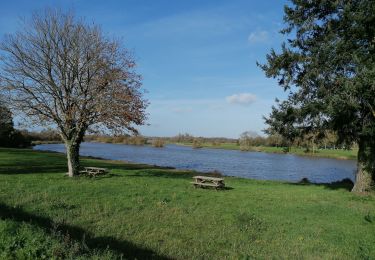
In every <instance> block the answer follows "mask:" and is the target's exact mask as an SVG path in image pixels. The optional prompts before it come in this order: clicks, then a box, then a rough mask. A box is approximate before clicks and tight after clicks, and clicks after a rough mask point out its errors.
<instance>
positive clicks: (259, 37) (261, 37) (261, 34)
mask: <svg viewBox="0 0 375 260" xmlns="http://www.w3.org/2000/svg"><path fill="white" fill-rule="evenodd" d="M247 40H248V41H249V42H250V43H265V42H268V40H269V34H268V32H267V31H256V32H252V33H250V35H249V37H248V38H247Z"/></svg>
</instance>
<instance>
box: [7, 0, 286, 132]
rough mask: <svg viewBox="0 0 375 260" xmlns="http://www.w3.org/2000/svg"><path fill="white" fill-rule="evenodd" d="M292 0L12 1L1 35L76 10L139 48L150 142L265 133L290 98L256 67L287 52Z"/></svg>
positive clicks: (145, 128) (142, 128) (134, 50)
mask: <svg viewBox="0 0 375 260" xmlns="http://www.w3.org/2000/svg"><path fill="white" fill-rule="evenodd" d="M285 4H287V2H286V1H280V0H279V1H277V0H267V1H249V0H232V1H229V0H227V1H221V0H205V1H197V0H185V1H182V0H179V1H177V0H176V1H170V0H153V1H152V0H149V1H146V0H143V1H142V0H127V1H109V0H107V1H83V0H81V1H80V0H74V1H73V0H71V1H69V0H66V1H42V0H40V1H15V0H14V1H4V2H2V3H1V9H0V35H1V37H2V36H3V35H4V34H6V33H12V32H14V31H15V30H16V29H17V28H18V24H19V18H20V17H29V16H30V14H31V12H32V11H35V10H39V9H43V8H45V7H58V8H61V9H63V10H73V11H74V12H75V14H76V15H77V16H80V17H84V18H85V19H86V20H87V21H90V22H91V21H93V22H95V23H96V24H99V25H101V26H102V28H103V31H104V32H105V33H107V34H108V35H109V36H113V37H116V38H120V39H122V40H123V42H124V44H125V46H127V48H128V49H131V50H132V51H133V52H134V54H135V57H136V60H137V62H138V72H139V73H140V74H141V75H142V76H143V87H144V89H146V90H147V93H146V95H145V96H146V98H147V99H148V100H149V102H150V106H149V108H148V109H147V112H148V114H149V119H148V122H147V123H148V125H145V126H142V127H140V130H141V133H142V134H144V135H148V136H174V135H177V134H178V133H190V134H193V135H196V136H224V137H234V138H237V137H238V136H239V135H240V134H241V133H242V132H244V131H248V130H251V131H255V132H258V133H261V130H262V129H264V128H265V125H264V121H263V119H262V116H264V115H267V114H268V113H269V112H270V110H271V106H272V104H274V99H275V97H279V98H281V99H282V98H283V97H285V94H284V93H283V91H282V89H281V88H280V87H278V86H277V83H276V81H275V80H273V79H267V78H266V77H265V76H264V73H263V72H262V71H261V70H260V68H258V67H257V66H256V61H259V62H261V63H262V62H264V61H265V56H266V54H267V53H268V52H269V50H270V49H271V48H275V49H279V47H280V45H281V42H282V41H283V40H284V38H283V36H282V35H280V34H279V31H280V29H281V28H282V27H283V20H282V17H283V6H284V5H285Z"/></svg>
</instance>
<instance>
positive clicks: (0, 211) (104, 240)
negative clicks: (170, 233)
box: [0, 203, 171, 259]
mask: <svg viewBox="0 0 375 260" xmlns="http://www.w3.org/2000/svg"><path fill="white" fill-rule="evenodd" d="M0 218H1V219H12V220H15V221H18V222H27V223H30V224H32V225H35V226H38V227H40V228H43V230H45V232H47V233H52V232H55V231H56V229H57V231H60V232H61V233H62V234H69V237H70V238H72V239H73V240H75V241H76V242H79V243H81V242H82V240H83V238H84V239H85V243H86V245H87V247H88V249H89V250H107V249H109V250H111V251H114V252H116V253H118V254H120V255H122V256H123V257H125V258H127V259H128V258H129V259H171V258H168V257H164V256H160V255H158V254H156V253H155V252H154V251H152V250H150V249H146V248H141V247H139V246H137V245H135V244H133V243H132V242H129V241H120V240H117V239H115V238H113V237H109V236H102V237H95V236H94V235H93V234H90V232H87V231H86V230H84V229H82V228H80V227H76V226H71V225H67V224H59V225H56V223H55V222H54V221H53V220H51V219H49V218H47V217H44V216H38V215H35V214H33V213H29V212H26V211H24V210H23V209H21V208H14V207H10V206H7V205H5V204H3V203H0ZM56 227H57V228H56Z"/></svg>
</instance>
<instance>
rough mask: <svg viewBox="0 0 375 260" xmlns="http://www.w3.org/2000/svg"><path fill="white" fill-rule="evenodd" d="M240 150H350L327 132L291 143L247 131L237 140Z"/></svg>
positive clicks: (295, 139)
mask: <svg viewBox="0 0 375 260" xmlns="http://www.w3.org/2000/svg"><path fill="white" fill-rule="evenodd" d="M238 143H239V145H240V149H241V150H253V148H254V147H258V146H269V147H284V148H286V149H285V150H286V151H289V150H290V148H291V147H298V148H304V149H305V150H306V152H313V153H314V152H315V150H316V149H350V148H352V147H353V146H356V144H353V145H351V146H349V145H347V144H346V145H344V144H342V143H339V139H338V136H337V134H335V133H334V132H331V131H327V132H326V134H325V135H324V136H317V134H315V135H314V134H310V135H302V136H299V137H296V138H294V140H293V141H292V142H291V141H290V140H288V139H287V138H285V137H283V136H282V135H280V134H272V135H267V136H259V135H257V134H256V133H253V132H251V131H247V132H244V133H242V134H241V136H240V138H239V139H238Z"/></svg>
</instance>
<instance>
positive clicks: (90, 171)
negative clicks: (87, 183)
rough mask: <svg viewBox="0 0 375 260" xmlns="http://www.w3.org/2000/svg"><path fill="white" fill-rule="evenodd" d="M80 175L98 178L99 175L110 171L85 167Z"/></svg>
mask: <svg viewBox="0 0 375 260" xmlns="http://www.w3.org/2000/svg"><path fill="white" fill-rule="evenodd" d="M80 173H83V174H87V175H89V176H91V177H96V176H98V175H103V174H106V173H108V169H106V168H99V167H83V170H82V171H80Z"/></svg>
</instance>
